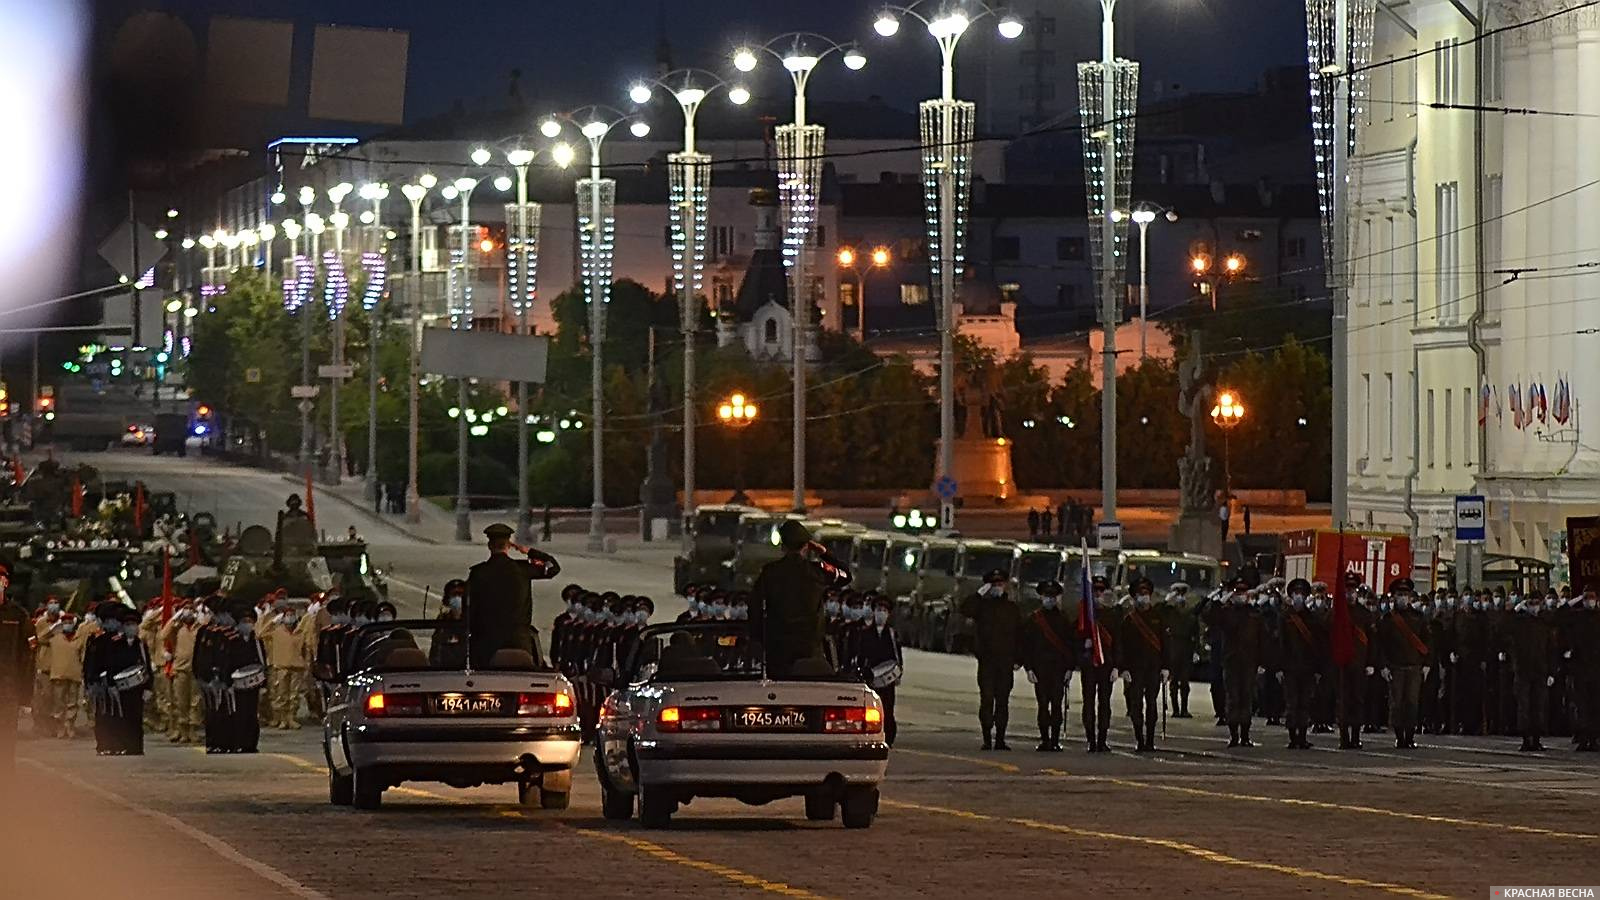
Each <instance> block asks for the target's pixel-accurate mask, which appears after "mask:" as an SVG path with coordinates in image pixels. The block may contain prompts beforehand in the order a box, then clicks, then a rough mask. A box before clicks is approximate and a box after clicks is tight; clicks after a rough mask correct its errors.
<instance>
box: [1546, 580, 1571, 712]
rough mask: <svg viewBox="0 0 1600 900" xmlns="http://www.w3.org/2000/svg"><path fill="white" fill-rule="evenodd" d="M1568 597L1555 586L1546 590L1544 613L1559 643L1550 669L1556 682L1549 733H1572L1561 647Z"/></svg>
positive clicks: (1551, 701) (1547, 708)
mask: <svg viewBox="0 0 1600 900" xmlns="http://www.w3.org/2000/svg"><path fill="white" fill-rule="evenodd" d="M1567 599H1569V598H1563V597H1562V596H1561V594H1560V593H1559V592H1558V591H1557V590H1556V589H1555V588H1550V589H1549V590H1547V591H1545V592H1544V614H1545V616H1546V618H1548V619H1549V620H1550V629H1551V631H1552V632H1553V633H1554V635H1555V640H1556V643H1557V645H1558V647H1557V652H1556V656H1555V661H1554V663H1553V664H1552V666H1551V671H1550V675H1551V676H1552V677H1553V678H1555V683H1553V684H1551V685H1550V703H1549V705H1548V706H1547V707H1546V713H1545V715H1546V716H1548V717H1549V721H1547V722H1546V723H1545V725H1546V733H1547V734H1565V735H1570V734H1572V720H1571V716H1569V715H1568V706H1567V660H1566V659H1565V658H1564V657H1563V656H1562V655H1561V653H1560V649H1559V645H1560V642H1561V632H1562V630H1563V629H1564V628H1565V627H1566V625H1567Z"/></svg>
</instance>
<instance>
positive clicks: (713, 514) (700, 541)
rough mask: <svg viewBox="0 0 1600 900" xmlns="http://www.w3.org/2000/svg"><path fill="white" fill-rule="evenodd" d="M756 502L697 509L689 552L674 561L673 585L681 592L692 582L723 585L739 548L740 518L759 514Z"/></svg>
mask: <svg viewBox="0 0 1600 900" xmlns="http://www.w3.org/2000/svg"><path fill="white" fill-rule="evenodd" d="M760 512H761V510H759V509H756V508H755V507H753V506H739V505H733V504H717V505H710V506H702V507H699V508H698V509H696V510H695V513H694V518H693V519H691V520H690V523H689V531H690V535H689V547H690V550H689V555H688V556H679V557H677V558H676V559H674V560H673V561H672V589H673V590H674V591H675V592H677V593H679V594H682V593H683V591H684V589H685V588H687V587H688V586H689V585H691V584H706V583H712V584H718V585H723V586H726V585H724V584H723V583H724V581H725V580H727V579H728V577H729V566H728V563H730V562H731V561H732V560H733V558H734V555H735V553H736V552H737V549H738V547H737V538H738V534H739V520H740V518H741V517H743V516H745V515H750V514H758V515H759V514H760Z"/></svg>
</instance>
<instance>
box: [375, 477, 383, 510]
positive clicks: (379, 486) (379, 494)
mask: <svg viewBox="0 0 1600 900" xmlns="http://www.w3.org/2000/svg"><path fill="white" fill-rule="evenodd" d="M383 495H384V491H383V482H381V481H380V482H378V483H376V484H374V485H373V487H372V511H373V512H375V513H378V514H379V515H382V514H383Z"/></svg>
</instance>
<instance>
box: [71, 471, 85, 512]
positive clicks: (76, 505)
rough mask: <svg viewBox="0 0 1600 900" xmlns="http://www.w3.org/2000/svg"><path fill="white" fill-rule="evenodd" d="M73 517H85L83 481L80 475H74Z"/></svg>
mask: <svg viewBox="0 0 1600 900" xmlns="http://www.w3.org/2000/svg"><path fill="white" fill-rule="evenodd" d="M72 517H73V518H74V519H79V518H82V517H83V482H82V481H81V480H79V478H78V476H76V475H74V476H72Z"/></svg>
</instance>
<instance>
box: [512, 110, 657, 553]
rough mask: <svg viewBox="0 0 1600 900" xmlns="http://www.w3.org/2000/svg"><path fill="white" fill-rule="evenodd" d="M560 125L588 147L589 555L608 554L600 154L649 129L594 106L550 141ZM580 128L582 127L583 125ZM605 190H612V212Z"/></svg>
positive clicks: (559, 153) (565, 149) (549, 127)
mask: <svg viewBox="0 0 1600 900" xmlns="http://www.w3.org/2000/svg"><path fill="white" fill-rule="evenodd" d="M561 120H565V121H567V122H568V123H571V124H573V125H574V126H576V127H577V128H578V131H579V133H580V134H582V135H583V137H584V138H585V139H586V140H587V141H588V142H589V178H588V182H589V183H588V193H589V197H588V203H589V207H588V214H587V215H584V214H583V213H582V212H580V213H579V215H578V227H579V229H580V230H581V231H583V232H585V234H582V235H580V237H584V238H587V242H586V243H585V245H584V249H585V250H586V251H587V252H586V253H585V254H584V256H585V260H584V262H585V265H584V274H585V275H587V276H588V295H589V296H588V298H587V299H588V303H589V345H590V346H589V350H590V353H589V358H590V370H589V379H590V386H589V387H590V391H591V394H592V397H591V411H590V415H591V418H592V422H591V425H592V427H593V430H594V433H593V434H592V435H591V440H592V441H593V454H594V459H593V461H592V463H593V468H592V471H591V475H590V478H591V481H592V484H593V488H594V499H593V501H592V503H591V504H590V507H589V543H588V549H589V551H590V552H591V553H598V552H604V550H605V549H606V532H605V511H606V504H605V490H604V488H605V465H604V463H605V460H604V456H603V453H604V450H605V392H604V384H603V374H604V373H603V370H602V367H601V362H602V360H601V355H602V354H601V351H602V348H603V346H604V344H605V305H606V303H607V302H609V301H610V299H611V253H612V242H613V240H614V239H615V238H614V236H615V233H616V214H615V205H616V184H615V182H608V183H607V184H606V185H602V184H601V179H600V150H601V146H602V145H603V144H604V143H605V139H606V136H607V135H609V134H610V133H611V130H612V129H614V128H616V127H617V126H619V125H621V124H623V123H624V122H631V124H630V125H629V130H630V132H632V134H633V136H634V137H641V138H642V137H644V136H646V135H648V134H649V133H650V126H649V124H648V123H646V122H645V121H644V120H642V119H639V118H637V117H635V116H630V115H627V114H625V113H622V112H621V111H619V110H616V109H612V108H610V107H606V106H590V107H585V108H583V109H579V110H576V111H574V112H571V113H567V114H565V115H563V116H561V117H560V118H559V119H557V118H549V119H546V120H545V121H544V123H543V124H542V125H540V126H539V130H540V132H541V133H543V134H544V136H545V137H548V138H556V137H560V135H561ZM580 122H581V124H580ZM551 153H552V158H553V159H555V161H556V164H557V165H561V166H563V167H564V166H566V165H568V164H570V163H571V162H572V159H573V155H574V154H573V151H572V148H571V146H569V145H567V144H561V145H558V146H556V147H555V148H554V149H553V150H552V151H551ZM604 187H609V188H610V190H611V194H610V204H609V207H610V208H609V209H608V208H607V207H608V204H606V203H605V202H604V201H605V200H606V191H605V190H604V189H603V188H604ZM583 193H584V184H583V182H582V181H580V182H578V194H579V198H580V200H581V199H582V195H583Z"/></svg>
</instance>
